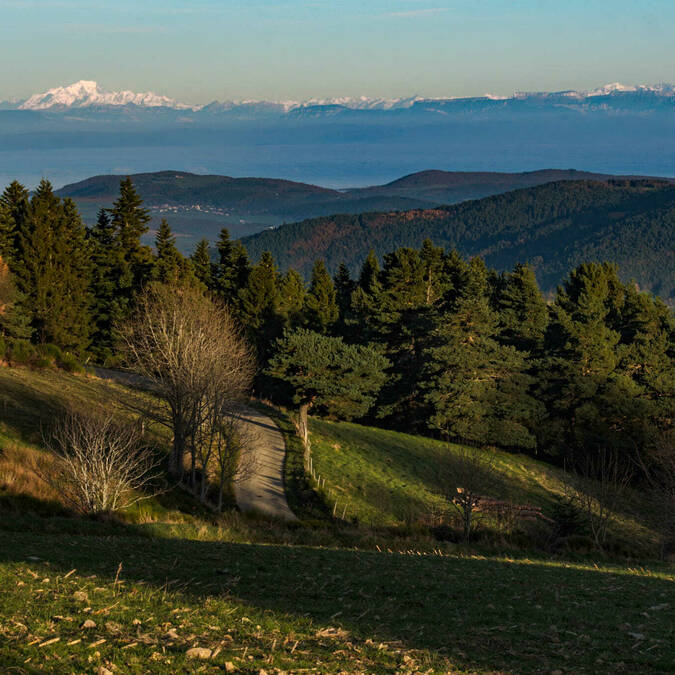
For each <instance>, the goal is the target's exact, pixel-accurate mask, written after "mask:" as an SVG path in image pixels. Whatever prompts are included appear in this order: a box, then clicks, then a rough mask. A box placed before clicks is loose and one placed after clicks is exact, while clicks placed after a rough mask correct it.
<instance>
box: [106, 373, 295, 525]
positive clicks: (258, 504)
mask: <svg viewBox="0 0 675 675" xmlns="http://www.w3.org/2000/svg"><path fill="white" fill-rule="evenodd" d="M94 370H95V372H96V374H97V375H98V377H100V378H102V379H106V380H114V381H116V382H119V383H121V384H126V385H130V386H132V387H142V386H143V384H144V380H143V378H141V377H139V376H138V375H134V374H133V373H126V372H122V371H119V370H110V369H108V368H95V369H94ZM239 415H240V419H241V422H240V423H241V424H242V425H243V431H244V434H245V435H246V437H247V438H248V439H249V443H248V447H247V448H246V450H245V451H244V452H243V453H242V457H241V459H240V464H239V470H240V474H241V476H240V478H239V479H238V480H237V481H235V484H234V495H235V499H236V500H237V506H238V507H239V508H240V509H241V511H242V512H244V513H259V514H261V515H264V516H269V517H271V518H279V519H280V520H289V521H293V520H297V518H296V516H295V514H294V513H293V512H292V511H291V509H290V507H289V506H288V502H287V501H286V492H285V490H284V461H285V458H286V444H285V443H284V437H283V435H282V434H281V431H279V427H277V425H276V424H275V423H274V421H273V420H272V418H270V417H268V416H267V415H265V413H262V412H260V411H259V410H256V409H255V408H250V407H248V406H244V407H242V408H241V409H240V410H239Z"/></svg>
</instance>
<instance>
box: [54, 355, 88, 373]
mask: <svg viewBox="0 0 675 675" xmlns="http://www.w3.org/2000/svg"><path fill="white" fill-rule="evenodd" d="M58 366H59V368H62V369H63V370H65V371H66V372H68V373H82V372H84V368H83V366H82V364H81V363H80V362H79V361H78V360H77V358H76V357H75V355H74V354H71V353H70V352H63V354H61V358H60V359H59V360H58Z"/></svg>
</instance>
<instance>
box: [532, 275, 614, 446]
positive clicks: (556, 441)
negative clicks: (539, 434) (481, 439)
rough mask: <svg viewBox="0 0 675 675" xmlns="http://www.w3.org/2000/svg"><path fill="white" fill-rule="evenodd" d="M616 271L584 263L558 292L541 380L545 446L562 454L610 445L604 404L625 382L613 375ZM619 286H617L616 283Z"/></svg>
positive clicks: (552, 311)
mask: <svg viewBox="0 0 675 675" xmlns="http://www.w3.org/2000/svg"><path fill="white" fill-rule="evenodd" d="M617 282H618V277H617V276H616V269H615V268H614V267H613V266H612V265H609V264H607V263H603V264H597V263H586V264H583V265H580V266H579V267H577V268H576V269H574V270H572V272H571V273H570V276H569V278H568V280H567V281H566V282H565V284H564V285H563V286H562V287H561V288H559V289H558V294H557V297H556V300H555V303H554V304H553V305H552V307H551V321H550V324H549V328H548V331H547V334H546V350H547V358H546V362H545V373H544V378H545V380H546V400H547V403H548V408H549V423H548V424H547V426H546V427H545V429H544V431H545V433H546V435H545V438H546V440H547V443H548V445H550V446H552V447H553V448H556V449H557V451H558V452H560V453H569V452H571V451H574V450H579V449H581V448H584V449H585V450H586V451H589V452H591V451H592V448H593V446H595V447H596V448H597V447H598V446H599V445H603V446H604V445H609V444H611V443H612V437H613V436H614V434H613V432H612V430H611V426H612V425H611V421H610V419H609V416H608V414H607V413H608V409H607V408H606V405H605V404H606V403H607V402H608V401H609V400H610V399H612V398H617V399H620V398H621V394H619V393H618V391H617V390H615V385H616V386H619V387H620V388H621V387H622V386H623V384H625V382H621V380H620V379H617V377H615V375H618V373H616V368H617V365H618V354H619V350H618V345H619V341H620V339H621V336H620V334H619V332H618V331H616V330H614V329H613V327H612V326H611V325H610V324H611V318H610V317H611V315H613V314H614V315H616V313H617V311H618V308H617V307H616V305H615V299H616V296H615V293H614V291H615V287H616V284H617ZM619 285H620V282H619Z"/></svg>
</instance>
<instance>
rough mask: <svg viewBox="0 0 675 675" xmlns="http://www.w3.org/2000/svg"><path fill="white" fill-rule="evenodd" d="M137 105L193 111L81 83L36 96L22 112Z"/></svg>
mask: <svg viewBox="0 0 675 675" xmlns="http://www.w3.org/2000/svg"><path fill="white" fill-rule="evenodd" d="M129 104H133V105H137V106H142V107H145V108H158V107H164V108H176V109H183V108H192V106H188V105H184V104H183V103H179V102H178V101H175V100H174V99H172V98H168V97H167V96H160V95H158V94H153V93H152V92H146V93H142V94H137V93H135V92H133V91H128V90H123V91H104V90H103V89H102V88H101V87H100V85H99V84H98V82H94V81H92V80H80V81H79V82H75V83H74V84H71V85H69V86H67V87H54V88H53V89H48V90H47V91H45V92H43V93H41V94H34V95H33V96H31V97H30V98H28V99H26V100H25V101H23V102H21V103H20V104H19V105H18V108H19V109H21V110H47V109H50V108H88V107H90V106H123V105H129Z"/></svg>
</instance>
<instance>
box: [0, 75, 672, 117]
mask: <svg viewBox="0 0 675 675" xmlns="http://www.w3.org/2000/svg"><path fill="white" fill-rule="evenodd" d="M628 95H651V96H655V97H664V98H673V97H675V86H674V85H672V84H658V85H635V86H628V85H623V84H621V83H619V82H614V83H611V84H607V85H605V86H603V87H599V88H597V89H593V90H591V91H575V90H571V91H561V92H518V93H515V94H514V95H513V96H510V97H508V96H495V95H492V94H485V95H484V96H482V97H473V98H472V99H467V98H465V97H453V96H448V97H439V98H428V97H421V96H412V97H408V98H393V99H386V98H370V97H367V96H360V97H334V98H313V99H307V100H304V101H293V100H289V101H260V100H242V101H230V102H225V103H219V102H217V101H214V102H213V103H210V104H207V105H201V106H200V105H189V104H186V103H181V102H179V101H176V100H175V99H172V98H169V97H167V96H162V95H159V94H155V93H153V92H145V93H136V92H133V91H128V90H123V91H105V90H104V89H103V88H102V87H101V86H100V85H99V84H98V83H97V82H95V81H92V80H80V81H79V82H75V83H74V84H71V85H68V86H65V87H54V88H53V89H49V90H47V91H45V92H42V93H39V94H34V95H33V96H31V97H30V98H28V99H25V100H22V101H17V100H15V99H10V100H6V101H3V102H1V103H0V107H2V108H4V109H8V108H9V109H19V110H55V111H58V110H68V109H78V108H96V107H123V106H136V107H139V108H170V109H174V110H186V111H188V110H191V111H199V110H206V111H217V110H221V111H229V110H235V109H266V110H269V111H278V112H282V113H288V112H291V111H294V110H301V109H304V108H315V107H321V108H324V107H337V108H346V109H351V110H400V109H407V108H411V107H413V106H415V105H417V104H428V103H435V102H438V103H447V102H451V101H461V100H474V101H476V100H483V101H509V100H523V99H530V98H532V99H542V98H551V99H552V98H555V99H560V98H562V99H568V100H573V101H576V102H581V101H584V100H587V99H591V100H593V99H595V100H597V99H598V98H600V97H625V96H628Z"/></svg>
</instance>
